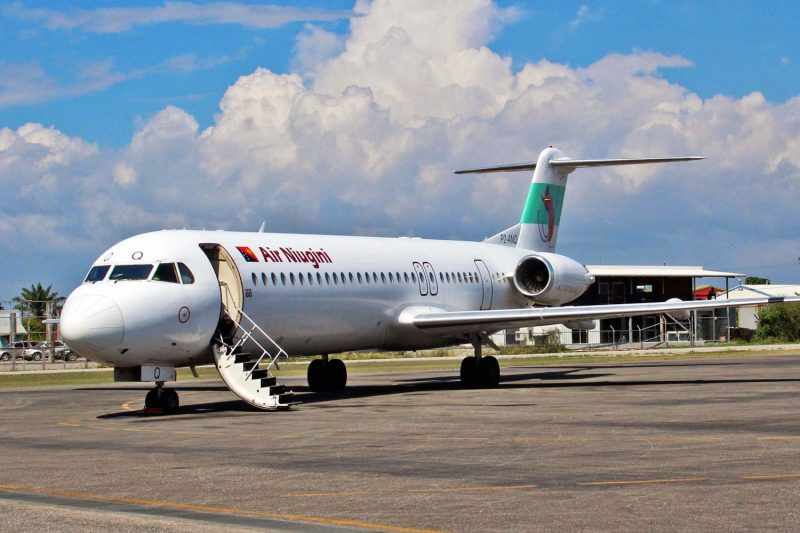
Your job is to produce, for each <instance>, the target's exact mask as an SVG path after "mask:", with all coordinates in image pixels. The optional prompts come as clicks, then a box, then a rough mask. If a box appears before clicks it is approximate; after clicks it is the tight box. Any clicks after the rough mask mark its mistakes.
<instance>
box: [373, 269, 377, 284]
mask: <svg viewBox="0 0 800 533" xmlns="http://www.w3.org/2000/svg"><path fill="white" fill-rule="evenodd" d="M372 281H374V282H375V283H378V274H376V273H375V272H373V273H372Z"/></svg>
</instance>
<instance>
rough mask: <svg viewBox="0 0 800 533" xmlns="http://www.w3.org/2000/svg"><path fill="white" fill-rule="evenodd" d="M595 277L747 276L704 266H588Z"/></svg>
mask: <svg viewBox="0 0 800 533" xmlns="http://www.w3.org/2000/svg"><path fill="white" fill-rule="evenodd" d="M586 268H587V269H589V272H591V273H592V274H594V275H595V276H606V277H639V276H641V277H645V276H654V277H664V278H740V277H744V276H745V274H739V273H738V272H722V271H719V270H706V269H705V268H704V267H702V266H672V265H670V266H660V265H655V266H652V265H586Z"/></svg>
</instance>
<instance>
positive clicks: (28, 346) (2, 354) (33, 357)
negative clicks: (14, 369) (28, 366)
mask: <svg viewBox="0 0 800 533" xmlns="http://www.w3.org/2000/svg"><path fill="white" fill-rule="evenodd" d="M42 354H43V352H42V350H41V348H39V345H38V344H37V343H35V342H33V341H15V342H12V343H11V344H10V345H9V346H7V347H5V348H3V349H2V351H0V361H8V360H9V359H11V357H12V356H14V357H16V358H17V359H24V360H26V361H41V360H42Z"/></svg>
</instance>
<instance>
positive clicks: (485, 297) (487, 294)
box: [475, 259, 494, 310]
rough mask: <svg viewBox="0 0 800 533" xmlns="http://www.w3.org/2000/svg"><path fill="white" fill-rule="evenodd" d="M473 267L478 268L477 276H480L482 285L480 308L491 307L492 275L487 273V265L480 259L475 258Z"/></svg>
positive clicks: (492, 293)
mask: <svg viewBox="0 0 800 533" xmlns="http://www.w3.org/2000/svg"><path fill="white" fill-rule="evenodd" d="M475 268H476V269H477V270H478V276H480V280H481V286H482V287H483V294H482V297H481V310H484V309H491V308H492V298H493V296H494V287H493V286H492V275H491V274H490V273H489V267H487V266H486V263H484V262H483V261H481V260H480V259H476V260H475Z"/></svg>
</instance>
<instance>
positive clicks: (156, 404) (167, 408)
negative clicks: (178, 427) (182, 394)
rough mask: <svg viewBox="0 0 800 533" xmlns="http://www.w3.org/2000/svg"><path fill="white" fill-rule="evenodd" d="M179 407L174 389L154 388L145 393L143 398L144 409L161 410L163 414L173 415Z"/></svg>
mask: <svg viewBox="0 0 800 533" xmlns="http://www.w3.org/2000/svg"><path fill="white" fill-rule="evenodd" d="M178 407H180V401H179V399H178V393H177V392H175V390H174V389H162V388H158V387H156V388H155V389H150V390H149V391H148V392H147V396H145V397H144V408H145V409H161V410H162V411H164V412H165V413H174V412H175V411H177V410H178Z"/></svg>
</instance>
